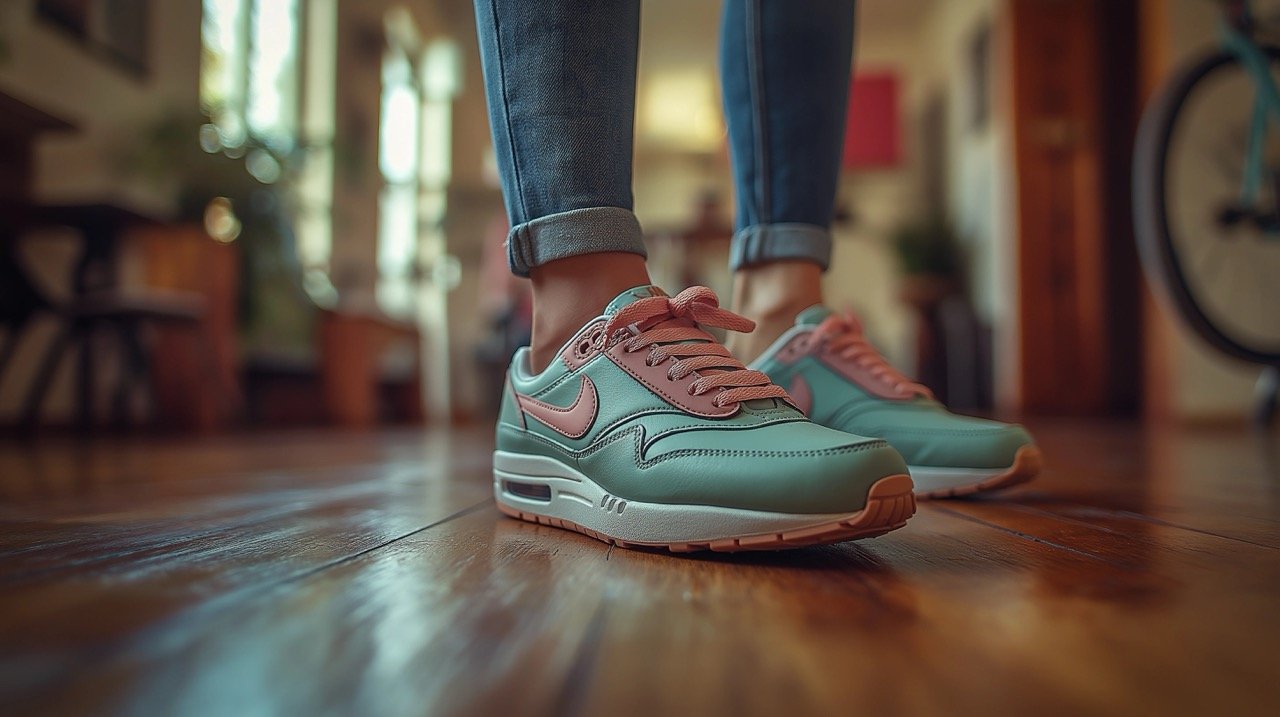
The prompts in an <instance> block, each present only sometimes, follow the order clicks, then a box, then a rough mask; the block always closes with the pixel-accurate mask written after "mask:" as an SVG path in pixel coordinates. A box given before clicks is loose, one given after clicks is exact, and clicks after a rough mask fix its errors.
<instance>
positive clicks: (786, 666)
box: [0, 422, 1280, 715]
mask: <svg viewBox="0 0 1280 717" xmlns="http://www.w3.org/2000/svg"><path fill="white" fill-rule="evenodd" d="M1033 428H1035V430H1036V431H1037V434H1038V435H1039V437H1040V439H1041V444H1042V446H1043V447H1044V449H1045V452H1046V455H1047V456H1048V462H1049V469H1048V473H1047V474H1046V475H1045V476H1044V477H1043V479H1042V480H1040V481H1038V482H1037V483H1034V484H1031V485H1029V486H1027V487H1026V488H1024V489H1019V490H1018V491H1017V492H1013V493H1010V494H1009V495H1007V496H1004V497H1001V498H997V499H989V500H974V501H967V502H964V501H952V502H931V503H925V504H923V505H922V506H921V509H920V512H919V514H918V515H917V516H916V517H915V518H913V519H912V522H911V523H910V524H909V525H908V527H907V528H905V529H903V530H900V531H897V532H895V533H892V534H890V535H887V536H884V537H882V538H877V539H874V540H870V541H865V542H861V543H854V544H845V545H840V546H835V547H826V548H812V549H806V550H800V551H795V552H790V553H777V554H738V555H730V556H722V555H715V554H708V555H693V556H671V555H668V554H665V553H647V552H632V551H627V550H621V549H611V548H609V547H607V546H605V545H604V544H602V543H599V542H596V541H594V540H592V539H590V538H586V537H584V536H581V535H578V534H574V533H568V532H564V531H561V530H556V529H552V528H546V527H540V526H535V525H530V524H526V523H520V522H516V521H513V520H510V519H507V518H504V517H502V516H501V515H499V513H498V512H497V510H495V509H494V507H493V504H492V502H491V499H490V485H489V484H490V480H491V478H490V473H489V471H490V459H489V450H490V444H489V435H490V431H489V428H488V427H487V426H485V427H480V428H477V429H475V430H472V431H453V432H449V431H443V430H435V431H431V432H425V433H424V432H420V431H416V430H415V431H406V432H401V433H385V432H384V433H365V434H342V433H289V434H262V435H243V436H239V437H225V438H219V439H213V440H202V441H199V442H190V443H182V442H172V441H170V442H160V443H155V442H142V441H139V442H133V441H123V442H121V441H107V440H102V441H93V442H90V443H88V444H83V445H81V444H76V443H69V442H68V443H63V442H48V443H40V444H37V445H33V446H23V445H7V446H0V521H2V522H0V526H2V528H3V529H2V530H0V586H3V587H2V588H0V711H3V712H4V713H5V714H8V715H24V714H32V715H35V714H39V715H57V714H157V715H179V714H181V715H226V714H352V715H356V714H358V715H402V714H432V715H436V714H476V715H494V714H585V715H596V714H600V715H619V714H622V715H625V714H696V715H717V714H723V715H739V714H762V715H780V714H781V715H800V714H839V715H850V714H870V715H885V714H946V715H957V714H961V715H963V714H1037V715H1038V714H1064V715H1066V714H1071V715H1079V714H1114V715H1129V714H1160V715H1178V714H1230V715H1272V714H1278V713H1280V679H1278V678H1280V660H1277V658H1276V652H1277V646H1278V645H1280V609H1278V608H1280V445H1278V444H1277V436H1276V435H1275V434H1274V433H1273V434H1269V435H1266V436H1261V435H1252V434H1249V433H1246V432H1244V431H1229V430H1226V431H1201V432H1189V431H1176V430H1171V429H1161V430H1144V429H1143V428H1141V427H1139V426H1135V425H1132V424H1126V423H1099V422H1039V423H1036V424H1034V425H1033Z"/></svg>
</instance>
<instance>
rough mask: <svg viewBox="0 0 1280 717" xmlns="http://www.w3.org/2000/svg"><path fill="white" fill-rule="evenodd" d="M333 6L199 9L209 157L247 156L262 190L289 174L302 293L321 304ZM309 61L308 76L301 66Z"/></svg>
mask: <svg viewBox="0 0 1280 717" xmlns="http://www.w3.org/2000/svg"><path fill="white" fill-rule="evenodd" d="M337 4H338V0H204V16H203V21H202V28H201V40H202V44H203V57H202V65H201V76H200V100H201V105H202V107H203V109H204V112H205V114H206V115H207V116H208V117H209V119H210V126H209V127H210V128H211V129H212V132H211V133H210V134H212V135H213V137H212V138H211V139H212V141H208V142H206V148H208V149H211V150H212V151H223V152H226V153H227V154H228V155H230V156H241V155H245V160H246V162H245V164H246V168H247V169H248V170H249V171H250V172H251V173H252V174H253V175H254V176H255V177H256V178H257V179H258V180H259V181H262V182H264V183H267V184H271V183H274V182H276V181H278V180H279V179H280V178H281V176H282V172H281V170H282V167H281V166H280V164H279V162H278V161H277V159H276V158H277V157H283V158H287V159H288V161H289V162H290V164H291V169H293V170H294V171H293V172H291V175H290V176H291V179H292V181H291V182H290V185H289V186H288V187H287V188H286V190H287V194H288V197H289V199H290V208H291V210H292V214H293V219H294V228H295V230H296V233H297V247H298V259H299V260H300V262H301V264H302V266H303V268H304V271H305V276H304V281H303V284H304V286H305V287H306V288H307V290H308V292H309V293H310V294H311V295H312V297H313V298H314V299H316V300H318V301H320V302H321V303H330V302H331V301H332V300H333V298H334V297H333V286H332V284H330V283H329V280H328V268H329V256H330V253H331V249H332V243H333V230H332V205H333V171H334V167H333V135H334V103H335V92H334V90H335V82H336V68H337V62H336V57H337V24H338V20H337ZM303 53H305V54H306V59H307V62H306V67H305V68H304V67H303V66H302V62H301V57H302V56H303Z"/></svg>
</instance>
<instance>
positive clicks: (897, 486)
mask: <svg viewBox="0 0 1280 717" xmlns="http://www.w3.org/2000/svg"><path fill="white" fill-rule="evenodd" d="M913 489H914V486H913V485H912V483H911V477H910V476H907V475H895V476H888V477H885V478H881V479H880V480H878V481H876V482H875V484H873V485H872V486H871V490H870V491H868V492H867V504H866V506H864V507H863V509H862V510H860V511H858V512H857V513H854V514H852V515H850V516H847V517H845V518H841V519H840V520H836V521H831V522H827V523H822V524H819V525H810V526H807V527H804V528H798V529H795V530H790V531H785V532H781V533H765V534H760V535H744V536H738V537H729V538H721V539H718V540H711V541H707V542H690V543H638V542H633V541H626V540H619V539H617V538H614V537H612V536H609V535H605V534H604V533H600V532H598V531H595V530H592V529H590V528H586V527H583V526H581V525H578V524H577V523H574V522H572V521H568V520H562V519H560V518H550V517H547V516H544V515H538V514H537V513H528V512H524V511H520V510H516V509H514V508H510V507H508V506H505V505H503V504H502V503H498V504H497V505H498V510H500V511H502V512H503V513H505V514H506V515H508V516H511V517H512V518H518V519H520V520H525V521H528V522H530V523H537V524H539V525H548V526H551V527H553V528H564V529H565V530H573V531H576V532H579V533H582V534H583V535H587V536H590V537H592V538H595V539H596V540H601V541H604V542H606V543H610V544H612V545H616V546H618V547H620V548H631V549H637V548H659V549H666V550H670V551H671V552H673V553H691V552H695V551H699V550H712V551H715V552H721V553H736V552H740V551H745V550H786V549H788V548H802V547H808V546H812V545H827V544H830V543H839V542H843V541H846V540H857V539H860V538H874V537H876V536H877V535H884V534H885V533H888V532H889V531H891V530H897V529H898V528H901V527H902V526H904V525H906V524H907V519H908V518H910V517H911V516H912V515H913V514H914V513H915V512H916V501H915V494H914V493H913Z"/></svg>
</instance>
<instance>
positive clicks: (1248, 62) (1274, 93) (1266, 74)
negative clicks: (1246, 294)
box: [1222, 1, 1280, 233]
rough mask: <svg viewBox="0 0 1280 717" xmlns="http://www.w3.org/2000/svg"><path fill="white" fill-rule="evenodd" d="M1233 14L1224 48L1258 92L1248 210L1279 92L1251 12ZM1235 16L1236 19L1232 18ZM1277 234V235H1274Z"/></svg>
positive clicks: (1248, 161) (1245, 199)
mask: <svg viewBox="0 0 1280 717" xmlns="http://www.w3.org/2000/svg"><path fill="white" fill-rule="evenodd" d="M1234 10H1235V12H1234V13H1230V12H1229V13H1228V17H1226V18H1224V19H1223V21H1222V48H1223V50H1225V51H1226V52H1229V53H1231V54H1232V55H1234V56H1235V57H1236V58H1237V59H1238V60H1239V61H1240V65H1241V66H1242V67H1244V68H1245V70H1246V71H1247V72H1248V73H1249V76H1250V77H1251V78H1252V79H1253V84H1254V87H1255V89H1256V91H1257V96H1256V101H1255V103H1254V106H1253V119H1252V121H1251V122H1250V126H1249V146H1248V149H1247V151H1246V153H1245V166H1244V179H1243V181H1242V184H1241V187H1240V206H1242V207H1248V206H1250V205H1252V204H1253V202H1254V200H1255V198H1256V197H1257V196H1258V190H1259V189H1260V188H1261V187H1262V181H1263V160H1264V158H1265V155H1266V152H1265V148H1266V139H1267V125H1268V122H1267V120H1268V119H1272V120H1275V121H1276V122H1277V124H1280V88H1277V87H1276V83H1275V80H1274V78H1273V77H1272V75H1271V60H1270V58H1269V57H1268V56H1267V53H1266V52H1264V51H1263V50H1262V48H1261V47H1259V46H1258V44H1257V43H1256V42H1254V41H1253V37H1252V36H1251V32H1250V28H1251V25H1252V17H1253V15H1252V11H1251V9H1250V4H1249V3H1248V2H1247V1H1241V2H1240V3H1239V5H1238V6H1236V7H1235V8H1234ZM1231 14H1234V15H1235V17H1230V15H1231ZM1273 233H1274V232H1273Z"/></svg>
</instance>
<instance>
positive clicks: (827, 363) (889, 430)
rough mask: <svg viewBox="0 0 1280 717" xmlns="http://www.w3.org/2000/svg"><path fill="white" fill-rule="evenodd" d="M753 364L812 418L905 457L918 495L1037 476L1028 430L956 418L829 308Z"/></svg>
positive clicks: (962, 491) (810, 315) (805, 316)
mask: <svg viewBox="0 0 1280 717" xmlns="http://www.w3.org/2000/svg"><path fill="white" fill-rule="evenodd" d="M751 368H754V369H757V370H759V371H763V372H764V373H766V374H768V376H769V378H770V379H772V380H773V382H774V383H776V384H778V385H780V386H783V387H784V388H786V389H787V391H788V392H789V393H790V395H791V396H792V397H793V400H794V401H795V404H796V405H797V406H798V407H799V408H800V409H801V410H802V411H804V412H805V414H807V415H808V416H809V417H810V418H811V419H813V420H814V421H815V422H817V423H820V424H822V425H824V426H828V427H831V428H835V429H839V430H842V431H848V432H850V433H854V434H857V435H860V436H875V437H877V438H883V439H885V440H887V441H888V442H889V444H890V445H892V446H893V447H894V448H896V449H898V451H899V452H901V453H902V456H903V457H904V458H906V460H907V464H908V465H909V466H910V468H911V478H912V480H913V481H914V482H915V489H916V495H917V496H918V497H921V498H944V497H951V496H960V495H968V494H971V493H977V492H980V491H988V490H996V489H999V488H1007V487H1009V486H1012V485H1017V484H1018V483H1023V482H1026V481H1029V480H1031V479H1032V478H1034V477H1035V476H1036V474H1037V473H1039V472H1040V465H1041V455H1040V450H1039V449H1038V448H1037V447H1036V446H1035V444H1034V442H1033V441H1032V439H1031V436H1030V434H1028V433H1027V431H1026V430H1025V429H1024V428H1022V427H1021V426H1016V425H1011V424H1007V423H999V422H996V421H988V420H984V419H980V418H971V417H968V416H958V415H956V414H954V413H950V412H949V411H947V409H946V408H945V407H944V406H943V405H942V404H941V403H939V402H937V401H936V400H934V398H933V394H932V393H930V392H929V389H927V388H925V387H924V386H922V385H920V384H918V383H915V382H913V381H911V380H909V379H907V378H906V377H904V376H903V375H902V374H900V373H898V372H897V371H896V370H894V369H893V368H892V367H891V366H889V364H888V363H887V362H886V361H885V360H884V358H883V357H881V356H880V354H879V353H877V352H876V350H875V349H874V348H872V347H871V345H870V344H869V343H867V341H866V339H865V338H864V337H863V335H862V328H861V326H860V325H859V323H858V321H857V319H855V318H854V317H853V316H846V315H840V314H835V313H833V312H832V311H831V310H830V309H828V308H826V307H824V306H813V307H811V308H809V309H806V310H805V311H802V312H800V315H799V316H797V317H796V323H795V326H793V327H792V328H791V329H790V330H788V331H787V332H786V333H784V334H783V335H782V336H781V337H780V338H779V339H778V340H777V341H775V342H774V343H773V345H772V346H770V347H769V349H768V350H766V351H765V352H764V353H763V354H762V355H761V356H760V357H759V358H757V359H756V360H755V361H753V362H752V363H751Z"/></svg>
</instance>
